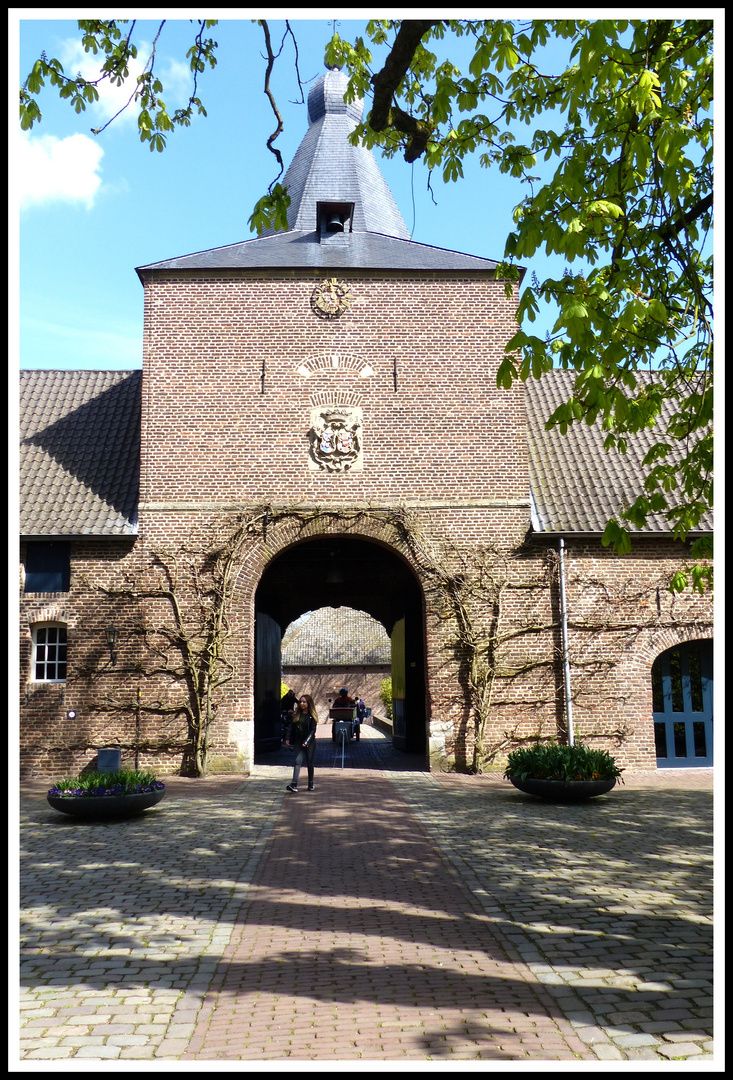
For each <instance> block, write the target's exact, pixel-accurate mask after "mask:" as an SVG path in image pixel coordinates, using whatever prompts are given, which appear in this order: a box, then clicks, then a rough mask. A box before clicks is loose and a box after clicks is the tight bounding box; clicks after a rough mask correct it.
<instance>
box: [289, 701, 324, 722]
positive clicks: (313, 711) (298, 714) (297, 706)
mask: <svg viewBox="0 0 733 1080" xmlns="http://www.w3.org/2000/svg"><path fill="white" fill-rule="evenodd" d="M301 698H305V700H306V701H307V702H308V710H307V711H308V712H309V713H310V714H311V716H312V717H313V719H314V720H315V722H316V723H318V713H317V712H316V707H315V705H314V704H313V698H312V697H311V696H310V694H298V700H297V701H296V702H295V709H294V711H293V721H294V723H296V724H297V722H298V721H299V720H300V718H301V716H303V715H304V714H303V713H302V711H301V708H300V699H301Z"/></svg>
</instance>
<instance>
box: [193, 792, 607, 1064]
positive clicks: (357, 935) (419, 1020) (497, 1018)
mask: <svg viewBox="0 0 733 1080" xmlns="http://www.w3.org/2000/svg"><path fill="white" fill-rule="evenodd" d="M243 916H244V921H243V923H242V924H241V925H238V926H237V928H236V930H235V932H234V935H233V937H232V941H231V942H230V944H229V946H228V948H227V950H226V959H227V962H226V964H225V966H223V968H222V969H221V970H220V971H219V972H217V977H216V979H215V981H214V985H213V987H212V991H211V993H210V994H209V995H207V999H206V1002H205V1004H204V1007H203V1009H202V1010H201V1013H200V1014H199V1018H198V1023H197V1025H196V1030H195V1033H194V1037H193V1039H192V1040H191V1043H190V1045H189V1048H188V1050H187V1051H186V1052H185V1053H184V1054H183V1055H182V1058H183V1060H186V1059H188V1058H203V1059H204V1060H213V1059H217V1058H228V1059H237V1060H240V1059H242V1060H243V1059H248V1058H255V1059H258V1060H259V1059H263V1058H270V1057H272V1058H282V1057H285V1056H291V1057H295V1058H306V1059H307V1058H325V1059H328V1058H336V1059H341V1060H348V1059H349V1058H368V1059H389V1060H400V1059H403V1058H420V1059H423V1060H424V1059H425V1058H434V1059H443V1058H445V1057H448V1056H450V1057H451V1058H495V1059H519V1058H536V1057H545V1058H551V1059H555V1058H571V1059H572V1058H573V1057H574V1056H575V1054H576V1053H583V1052H585V1053H586V1054H587V1047H585V1046H584V1045H583V1044H582V1043H581V1041H580V1040H579V1039H578V1038H577V1037H575V1036H574V1035H573V1033H572V1029H570V1027H569V1025H567V1024H564V1025H562V1026H558V1023H557V1022H556V1021H555V1020H554V1019H553V1018H552V1017H550V1016H548V1014H547V1009H546V1003H547V995H546V994H543V993H542V987H541V985H538V984H537V983H536V982H535V980H531V981H527V974H528V973H527V971H526V969H525V968H524V967H523V966H522V967H518V966H517V965H516V964H514V963H513V962H511V961H510V960H509V959H508V957H507V955H506V952H505V951H504V949H503V948H502V945H501V942H500V940H499V939H498V936H497V933H496V930H495V928H494V927H493V926H492V923H491V921H490V920H489V918H488V917H487V915H486V914H485V913H484V912H483V911H482V910H481V907H480V905H479V904H477V903H476V901H475V900H474V898H473V897H472V895H471V893H470V891H469V890H468V889H467V888H466V887H465V886H464V885H463V884H462V882H461V881H460V878H459V877H458V875H456V874H454V873H452V872H451V870H450V867H447V866H446V864H445V861H444V859H443V857H442V856H441V854H440V851H439V849H438V848H437V847H436V845H435V844H433V842H432V841H431V840H430V839H429V837H428V836H427V835H426V834H425V833H424V832H423V830H422V829H421V828H420V827H419V825H418V822H417V820H416V819H415V818H414V817H413V816H412V815H411V814H410V813H409V811H408V809H407V807H406V806H405V803H404V801H403V799H402V798H401V797H400V795H399V792H398V791H397V790H396V788H395V786H394V785H393V784H391V783H390V781H389V780H387V779H384V778H382V777H381V776H379V775H377V774H374V773H372V774H369V773H366V774H365V773H359V774H353V773H347V774H345V775H344V774H339V773H338V772H334V771H330V772H329V773H326V774H324V773H321V778H320V782H319V784H318V787H317V790H316V791H315V792H314V793H312V794H303V793H299V794H298V795H297V796H293V797H292V798H290V797H289V798H288V801H287V802H286V804H285V806H284V807H283V810H282V812H281V814H280V816H279V818H278V822H277V825H276V827H275V829H274V831H273V833H272V836H271V838H270V843H269V845H268V851H267V855H266V857H265V859H263V861H262V863H261V865H260V868H259V870H258V873H257V874H256V876H255V880H254V884H253V889H252V892H251V893H250V899H249V903H248V905H247V910H246V911H245V912H244V913H243ZM587 1056H590V1057H593V1055H592V1054H587Z"/></svg>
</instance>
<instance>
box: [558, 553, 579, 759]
mask: <svg viewBox="0 0 733 1080" xmlns="http://www.w3.org/2000/svg"><path fill="white" fill-rule="evenodd" d="M560 618H561V621H562V664H563V671H564V675H565V679H564V682H565V715H566V716H567V720H568V743H569V745H570V746H573V744H574V742H575V736H574V733H573V702H572V699H571V696H570V656H569V653H568V609H567V604H566V602H565V541H564V540H563V538H562V537H560Z"/></svg>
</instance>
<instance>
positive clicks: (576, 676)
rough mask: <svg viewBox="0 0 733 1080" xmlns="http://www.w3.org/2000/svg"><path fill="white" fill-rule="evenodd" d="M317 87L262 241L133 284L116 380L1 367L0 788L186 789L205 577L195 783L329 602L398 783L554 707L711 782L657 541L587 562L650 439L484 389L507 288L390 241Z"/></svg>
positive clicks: (248, 734) (364, 164)
mask: <svg viewBox="0 0 733 1080" xmlns="http://www.w3.org/2000/svg"><path fill="white" fill-rule="evenodd" d="M345 85H346V76H345V75H343V74H342V73H341V72H339V71H336V70H331V71H328V72H327V73H326V74H325V75H324V76H322V77H321V78H320V79H319V80H318V81H317V82H316V83H315V84H314V85H313V87H312V89H311V92H310V95H309V101H308V111H309V127H308V131H307V133H306V135H305V137H304V139H303V142H302V143H301V145H300V148H299V149H298V151H297V153H296V155H295V157H294V159H293V162H292V164H291V166H290V169H289V171H288V173H287V176H286V178H285V183H286V185H287V187H288V191H289V193H290V195H291V205H290V210H289V223H290V229H289V231H288V232H287V233H271V234H266V235H264V236H262V237H259V238H257V239H253V240H248V241H245V242H243V243H237V244H232V245H231V246H228V247H223V248H215V249H213V250H209V251H203V252H199V253H197V254H195V255H186V256H183V257H181V258H173V259H167V260H165V261H161V262H157V263H153V264H151V265H148V266H143V267H139V268H138V270H137V273H138V275H139V277H140V280H141V282H142V284H143V286H144V294H145V325H144V341H143V362H142V371H130V372H119V371H103V370H100V371H24V372H22V375H21V422H22V435H21V439H22V442H21V445H22V451H21V532H22V543H21V602H20V638H21V671H20V728H19V737H20V758H21V768H22V772H23V774H24V775H37V776H47V775H56V776H57V775H58V774H59V773H60V772H66V771H68V770H72V769H76V768H80V767H83V766H84V765H86V764H87V763H89V761H90V760H92V759H93V758H94V755H95V754H96V750H97V749H98V748H100V747H108V746H119V747H121V748H122V751H123V761H124V762H125V763H130V762H131V761H132V759H133V756H134V759H135V760H136V761H138V762H139V763H140V765H146V766H147V765H152V766H154V767H155V768H156V769H158V770H159V771H160V772H163V773H165V772H178V771H180V770H181V768H183V769H184V770H186V769H188V768H190V760H187V755H188V754H189V750H187V748H186V747H187V742H186V731H187V718H186V712H185V709H184V708H183V707H182V705H181V701H182V700H184V699H186V692H187V690H186V687H187V678H189V677H190V672H189V673H188V675H187V673H186V670H185V652H186V648H187V647H188V646H189V645H191V644H192V643H193V647H199V648H200V647H201V645H202V641H203V637H204V635H205V633H206V630H205V626H206V625H208V624H207V623H206V614H207V611H209V613H210V610H211V606H212V604H213V603H214V601H213V600H212V595H213V593H212V592H211V590H209V591H208V592H207V583H208V584H209V585H211V583H212V582H213V577H211V576H210V575H211V574H212V573H214V571H213V570H212V567H214V563H215V562H216V557H218V556H217V553H218V555H219V556H220V555H221V553H222V552H224V553H225V554H226V553H227V552H229V556H230V558H229V562H228V563H227V564H226V566H227V569H226V580H225V581H224V580H223V579H222V578H220V579H217V580H218V582H219V584H218V586H217V587H219V588H222V589H225V590H226V604H225V607H224V609H223V619H224V625H223V629H222V634H223V636H222V637H221V638H220V642H221V643H222V652H223V659H222V660H221V662H220V664H219V667H218V668H217V669H216V671H217V672H218V674H216V675H215V676H212V677H215V678H218V679H220V680H221V684H220V686H218V688H216V691H215V693H214V694H213V697H212V699H211V700H213V701H215V703H216V707H215V709H214V711H213V714H212V715H213V719H212V720H211V726H210V740H209V742H210V745H209V754H208V768H209V769H211V770H218V771H237V772H242V771H245V772H246V771H247V770H248V769H249V768H250V766H251V764H252V762H253V761H254V760H255V757H256V756H258V755H266V754H267V753H268V752H269V751H270V750H271V749H273V748H274V747H275V746H279V729H278V723H279V688H280V676H281V656H280V647H281V640H282V636H283V634H284V632H285V630H286V629H287V627H288V626H289V625H290V624H291V623H292V622H293V620H294V619H296V618H298V617H299V616H301V615H302V614H303V613H304V612H307V611H312V610H318V609H320V608H323V607H329V606H330V607H334V608H337V607H349V608H353V609H356V610H358V611H365V612H367V613H368V614H369V615H371V616H372V617H373V618H375V619H377V620H378V621H379V622H380V623H381V624H382V625H383V626H384V627H385V629H386V631H387V633H388V634H389V636H390V640H391V666H392V684H393V693H394V738H395V745H396V746H397V747H398V748H402V749H404V750H407V751H410V752H413V753H419V754H423V755H424V759H425V765H426V768H431V767H433V768H435V767H442V766H448V767H456V768H459V769H461V768H473V767H475V765H476V762H477V760H478V758H477V755H476V753H475V751H476V741H477V739H480V740H481V747H480V748H481V751H482V754H481V755H479V757H480V758H481V761H482V763H483V765H484V766H486V765H492V764H493V765H494V766H498V765H501V763H502V762H503V761H504V760H505V758H506V754H507V753H508V752H509V750H510V749H511V748H512V746H516V745H519V744H521V742H522V741H523V740H527V739H531V738H534V737H540V738H550V737H553V736H554V737H560V738H563V737H565V734H566V732H567V728H568V719H569V717H568V701H569V702H570V706H571V710H572V711H571V722H572V724H573V730H574V732H575V736H576V738H578V739H582V740H583V741H586V742H588V743H589V744H590V745H593V746H599V747H604V748H608V749H610V750H612V752H613V753H614V754H615V756H616V757H617V759H618V761H619V762H620V763H621V764H622V765H626V766H635V767H641V768H651V769H653V768H655V767H657V766H665V765H667V766H668V765H679V766H689V765H710V764H711V763H712V712H711V706H710V700H711V693H712V668H711V638H712V604H711V601H710V599H709V598H707V597H703V596H699V595H695V594H692V593H691V592H686V593H684V594H682V595H677V596H673V595H672V594H671V593H670V592H669V591H668V589H667V583H668V581H669V578H670V576H671V574H672V573H673V572H674V571H675V570H676V569H678V568H679V567H680V566H681V565H684V563H685V560H686V559H687V557H688V548H687V547H686V545H684V544H681V543H678V542H676V541H674V540H673V539H672V538H671V536H670V533H669V530H668V528H667V525H666V522H665V521H664V520H662V519H654V518H653V519H650V521H649V524H648V526H647V528H646V529H645V530H644V532H642V533H639V534H638V536H637V537H636V538H635V542H634V547H633V551H632V553H631V554H630V555H627V556H624V557H619V556H616V555H614V554H610V553H609V551H608V550H607V549H606V548H604V547H603V546H602V544H601V534H602V531H603V528H604V526H605V523H606V521H607V520H608V518H609V517H610V516H612V515H613V514H614V513H617V512H618V511H619V509H620V508H621V507H622V506H623V504H624V501H625V499H626V498H627V497H628V495H629V494H630V492H631V491H632V490H633V484H634V483H635V480H636V476H637V475H638V471H639V463H640V461H641V457H642V456H643V453H644V451H645V449H646V447H647V446H648V445H649V444H650V441H651V438H652V436H651V434H650V435H649V442H645V441H644V440H642V439H640V440H639V441H638V442H637V444H636V445H633V446H631V447H630V448H629V451H628V453H627V454H626V455H624V456H619V455H613V454H610V453H606V452H605V451H604V450H603V445H602V435H601V433H600V432H598V431H597V430H596V429H595V428H591V427H587V426H585V425H583V426H582V428H579V429H577V430H576V428H575V427H573V428H572V429H571V430H570V431H569V432H568V434H567V435H565V436H560V435H559V434H557V432H556V431H553V432H547V431H545V429H544V422H545V420H546V419H547V418H548V417H549V416H550V414H551V413H552V412H553V411H554V409H555V408H556V406H557V404H559V402H560V401H561V400H562V399H563V394H565V393H566V392H567V386H568V379H569V378H570V377H571V376H570V375H569V374H568V373H565V372H562V371H557V372H553V373H551V374H550V375H548V376H545V377H543V378H542V379H541V380H540V381H538V382H534V381H531V382H530V383H529V384H527V385H526V386H525V385H524V384H518V385H515V386H514V387H513V388H512V389H511V390H508V391H507V390H504V389H498V388H497V386H496V371H497V367H498V365H499V363H500V361H501V359H502V356H503V350H504V344H505V342H506V341H507V340H508V339H509V337H510V336H511V335H512V334H513V333H514V330H515V328H516V324H515V319H514V313H515V310H516V306H517V291H516V287H515V288H514V290H513V291H512V292H511V294H510V295H507V293H506V292H505V282H504V281H502V280H500V279H499V278H498V277H497V273H496V267H497V263H496V262H495V261H493V260H491V259H488V258H480V257H477V256H473V255H466V254H461V253H459V252H454V251H447V250H444V249H440V248H434V247H430V246H428V245H423V244H416V243H413V242H412V241H411V240H410V236H409V233H408V230H407V229H406V227H405V225H404V222H403V220H402V218H401V216H400V213H399V210H398V209H397V206H396V205H395V202H394V199H393V197H392V195H391V193H390V191H389V189H388V187H387V185H386V183H385V181H384V178H383V177H382V175H381V173H380V170H379V168H378V166H377V163H376V161H375V159H374V157H373V156H372V155H371V153H370V152H368V151H366V150H364V149H362V148H358V147H353V146H351V145H350V144H349V143H348V142H347V135H348V134H349V132H350V131H351V130H352V129H353V126H354V124H355V123H356V122H357V120H358V119H359V118H360V116H361V105H360V104H358V105H357V104H353V105H346V104H345V103H344V101H343V92H344V87H345ZM706 524H707V526H708V527H711V523H710V522H707V523H706ZM227 545H229V547H227ZM561 546H562V551H563V559H562V561H561V558H560V551H561ZM224 561H226V560H224ZM217 565H218V566H219V567H220V569H221V567H222V566H223V565H224V563H223V562H220V563H219V564H217ZM217 572H218V571H217ZM222 573H223V571H222ZM207 575H209V576H207ZM561 583H562V584H564V587H565V596H566V618H567V623H566V624H567V659H568V665H567V670H568V672H569V676H570V678H569V680H568V679H567V678H566V673H565V666H564V663H563V659H564V656H563V634H562V623H563V620H562V617H561V615H562V612H561V602H560V594H561V589H560V586H561ZM212 588H213V586H212ZM176 619H180V620H181V622H180V625H179V624H177V622H176ZM182 626H183V627H185V628H186V629H185V630H184V631H181V627H182ZM110 628H114V631H115V632H114V633H113V634H112V635H111V637H110V639H109V642H108V634H107V631H108V630H109V629H110ZM184 639H185V640H184ZM186 641H188V645H186ZM481 717H483V723H482V724H479V722H478V721H479V719H480V718H481Z"/></svg>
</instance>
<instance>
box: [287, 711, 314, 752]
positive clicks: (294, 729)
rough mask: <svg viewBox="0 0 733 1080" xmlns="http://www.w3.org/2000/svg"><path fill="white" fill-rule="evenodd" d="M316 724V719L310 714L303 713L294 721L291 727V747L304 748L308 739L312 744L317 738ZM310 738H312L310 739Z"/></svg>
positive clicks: (289, 740)
mask: <svg viewBox="0 0 733 1080" xmlns="http://www.w3.org/2000/svg"><path fill="white" fill-rule="evenodd" d="M317 726H318V725H317V724H316V721H315V719H314V718H313V717H312V716H311V714H310V713H301V715H300V716H299V717H298V719H297V720H294V721H293V723H292V724H291V725H290V738H289V739H288V742H289V743H290V745H291V746H303V744H304V743H305V741H306V739H308V742H309V743H311V742H313V741H314V739H315V737H316V727H317ZM309 736H310V738H308V737H309Z"/></svg>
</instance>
